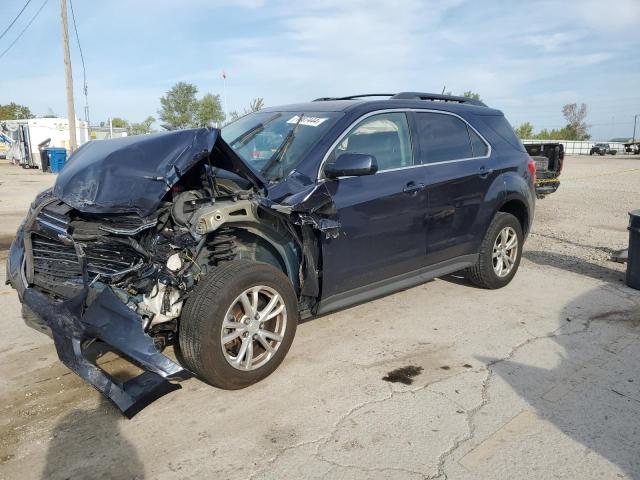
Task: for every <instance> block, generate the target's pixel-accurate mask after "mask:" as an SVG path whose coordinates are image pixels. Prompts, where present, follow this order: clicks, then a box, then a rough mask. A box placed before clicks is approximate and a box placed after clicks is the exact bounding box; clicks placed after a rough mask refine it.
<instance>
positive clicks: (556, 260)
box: [522, 250, 625, 284]
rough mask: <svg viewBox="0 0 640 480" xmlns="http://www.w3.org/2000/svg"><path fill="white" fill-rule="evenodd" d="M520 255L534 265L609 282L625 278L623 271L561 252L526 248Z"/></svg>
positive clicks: (619, 281) (617, 282)
mask: <svg viewBox="0 0 640 480" xmlns="http://www.w3.org/2000/svg"><path fill="white" fill-rule="evenodd" d="M522 256H523V257H524V258H526V259H527V260H529V261H530V262H533V263H535V264H536V265H542V266H548V267H554V268H559V269H561V270H566V271H568V272H573V273H577V274H580V275H585V276H587V277H591V278H595V279H597V280H604V281H605V282H609V283H615V284H620V283H621V282H624V278H625V273H624V272H621V271H619V270H616V269H613V268H608V267H604V266H602V265H598V264H596V263H591V262H588V261H586V260H584V259H582V258H578V257H574V256H571V255H564V254H562V253H555V252H543V251H537V250H528V251H525V252H523V254H522Z"/></svg>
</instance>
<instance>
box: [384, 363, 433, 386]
mask: <svg viewBox="0 0 640 480" xmlns="http://www.w3.org/2000/svg"><path fill="white" fill-rule="evenodd" d="M422 370H424V369H423V368H422V367H418V366H416V365H407V366H406V367H400V368H396V369H395V370H391V371H390V372H389V373H387V376H386V377H382V380H384V381H385V382H391V383H402V384H404V385H411V384H412V383H413V377H417V376H418V375H420V374H421V373H422Z"/></svg>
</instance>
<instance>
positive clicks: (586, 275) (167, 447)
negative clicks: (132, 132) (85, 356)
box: [0, 156, 640, 479]
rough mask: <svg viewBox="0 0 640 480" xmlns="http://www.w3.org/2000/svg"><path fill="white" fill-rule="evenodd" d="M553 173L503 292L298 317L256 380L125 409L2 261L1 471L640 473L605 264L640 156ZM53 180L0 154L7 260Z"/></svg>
mask: <svg viewBox="0 0 640 480" xmlns="http://www.w3.org/2000/svg"><path fill="white" fill-rule="evenodd" d="M561 178H562V185H561V187H560V190H559V191H558V192H556V193H555V194H553V195H551V196H549V197H548V198H546V199H544V200H541V201H538V203H537V210H536V217H535V224H534V229H533V232H532V233H531V235H530V238H529V240H528V242H527V244H526V246H525V254H524V259H523V262H522V264H521V267H520V271H519V272H518V275H517V276H516V278H515V279H514V280H513V282H511V284H510V285H508V286H507V287H506V288H504V289H501V290H497V291H485V290H480V289H476V288H473V287H471V286H470V285H468V284H467V283H466V282H464V281H462V280H460V279H458V278H456V277H448V278H445V279H439V280H435V281H433V282H429V283H427V284H424V285H421V286H418V287H415V288H412V289H409V290H406V291H403V292H399V293H397V294H394V295H390V296H388V297H385V298H382V299H379V300H376V301H373V302H370V303H367V304H365V305H362V306H358V307H354V308H350V309H347V310H343V311H341V312H338V313H335V314H332V315H328V316H325V317H322V318H320V319H317V320H313V321H308V322H305V323H303V324H302V325H300V328H299V329H298V332H297V336H296V340H295V342H294V344H293V347H292V349H291V351H290V353H289V355H288V357H287V359H286V360H285V361H284V363H283V364H282V365H281V367H280V368H279V369H278V370H277V371H276V372H275V373H274V374H273V375H272V376H270V377H269V378H268V379H267V380H266V381H264V382H261V383H260V384H258V385H255V386H252V387H250V388H247V389H245V390H241V391H233V392H230V391H221V390H216V389H214V388H211V387H209V386H207V385H205V384H203V383H201V382H199V381H198V380H189V381H187V382H184V383H183V388H182V390H179V391H177V392H174V393H172V394H169V395H167V396H165V397H163V398H161V399H160V400H158V401H157V402H155V403H154V404H152V405H151V406H150V407H148V408H147V409H145V410H143V411H142V412H141V413H140V414H139V415H137V416H136V417H135V418H134V419H133V420H125V419H124V418H122V416H121V415H120V414H119V413H118V412H117V411H116V410H115V408H113V407H112V406H111V405H110V404H109V403H108V402H106V401H105V400H104V399H103V398H101V397H100V396H99V395H98V394H97V393H96V392H95V391H93V389H91V388H90V387H88V386H87V385H86V384H85V383H83V382H82V381H81V380H80V379H79V378H78V377H76V376H75V375H73V374H71V373H70V372H69V371H68V370H67V369H66V368H65V367H63V366H62V365H61V364H60V363H59V362H58V361H57V357H56V354H55V350H54V348H53V345H52V344H51V341H50V340H49V339H48V338H47V337H45V336H43V335H41V334H38V333H37V332H35V331H32V330H30V329H28V328H27V327H25V326H24V325H23V324H22V321H21V319H20V314H19V305H18V302H17V299H16V295H15V293H14V292H13V291H12V290H11V289H10V288H9V287H6V286H4V279H5V277H4V271H2V270H0V309H1V311H2V313H3V315H2V316H0V328H1V329H2V332H3V334H2V336H0V408H1V410H0V412H1V413H0V479H23V478H46V479H50V478H51V479H58V478H59V479H67V478H80V479H84V478H116V479H119V478H122V479H125V478H127V479H128V478H154V479H155V478H158V479H168V478H212V477H213V478H253V479H257V478H260V479H262V478H273V479H287V478H290V479H299V478H312V479H343V478H350V479H405V478H406V479H428V478H443V479H444V478H449V479H452V478H456V479H458V478H460V479H479V478H482V479H485V478H486V479H504V478H518V479H525V478H531V479H534V478H535V479H538V478H567V479H574V478H580V479H596V478H597V479H601V478H607V479H609V478H640V447H638V445H640V420H638V419H639V418H640V388H639V386H640V375H639V374H638V367H637V366H638V360H639V359H640V343H639V339H640V292H638V291H635V290H632V289H630V288H628V287H626V286H625V285H624V282H623V279H624V273H623V272H624V266H623V265H619V264H616V263H612V262H611V261H610V260H609V256H610V254H611V252H612V251H613V250H616V249H620V248H623V247H624V246H625V245H626V242H627V236H628V233H627V231H626V226H627V222H628V216H627V212H628V211H629V210H631V209H633V208H640V158H638V157H635V158H632V157H621V156H615V157H597V158H589V157H580V158H577V157H568V158H567V161H566V167H565V171H564V172H563V175H562V177H561ZM53 180H54V177H53V176H52V175H48V174H42V173H39V172H28V171H23V170H21V169H18V168H16V167H11V166H8V165H6V164H1V163H0V257H3V256H6V251H4V252H2V250H6V248H7V247H8V244H9V241H10V239H11V237H12V235H13V232H14V231H15V228H16V226H17V224H18V222H19V221H20V219H21V217H22V216H23V215H24V213H25V212H26V210H27V208H28V204H29V202H30V201H31V199H32V198H33V196H34V195H35V193H36V192H37V191H39V190H40V189H42V188H44V187H46V186H47V185H49V184H51V183H52V181H53ZM0 260H2V259H0ZM112 366H113V367H115V368H117V366H118V363H117V360H113V364H112ZM389 379H402V380H404V383H403V382H397V383H392V382H389V381H388V380H389Z"/></svg>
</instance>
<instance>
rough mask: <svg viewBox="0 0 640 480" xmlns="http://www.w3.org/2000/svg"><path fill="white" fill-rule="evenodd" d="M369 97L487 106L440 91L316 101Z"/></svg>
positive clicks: (326, 100)
mask: <svg viewBox="0 0 640 480" xmlns="http://www.w3.org/2000/svg"><path fill="white" fill-rule="evenodd" d="M367 97H389V100H427V101H433V102H454V103H468V104H469V105H476V106H478V107H486V106H487V105H486V104H485V103H483V102H481V101H480V100H476V99H475V98H469V97H458V96H456V95H441V94H439V93H424V92H400V93H363V94H361V95H350V96H348V97H320V98H316V99H315V100H314V102H328V101H331V100H357V99H358V98H367Z"/></svg>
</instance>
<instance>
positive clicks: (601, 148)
mask: <svg viewBox="0 0 640 480" xmlns="http://www.w3.org/2000/svg"><path fill="white" fill-rule="evenodd" d="M616 153H618V151H617V150H612V149H611V146H610V145H609V144H608V143H596V144H595V145H594V146H593V147H591V150H590V151H589V155H593V154H596V155H615V154H616Z"/></svg>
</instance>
